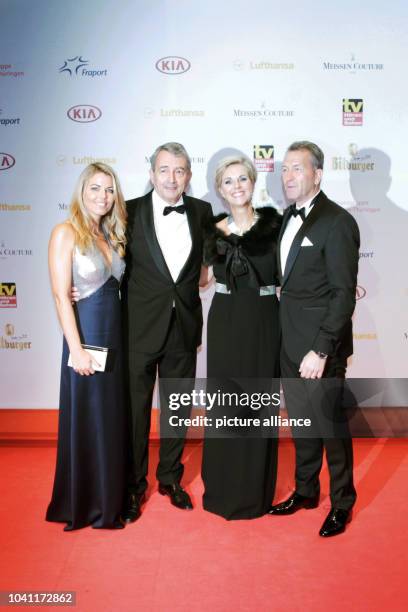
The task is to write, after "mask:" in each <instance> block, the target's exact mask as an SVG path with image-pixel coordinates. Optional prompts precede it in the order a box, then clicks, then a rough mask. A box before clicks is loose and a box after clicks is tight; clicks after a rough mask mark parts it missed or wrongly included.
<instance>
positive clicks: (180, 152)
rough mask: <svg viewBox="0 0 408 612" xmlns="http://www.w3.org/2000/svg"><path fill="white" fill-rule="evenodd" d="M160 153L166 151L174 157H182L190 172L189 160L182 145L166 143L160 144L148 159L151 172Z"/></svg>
mask: <svg viewBox="0 0 408 612" xmlns="http://www.w3.org/2000/svg"><path fill="white" fill-rule="evenodd" d="M161 151H167V152H168V153H171V154H172V155H175V156H176V157H184V159H185V160H186V162H187V167H188V169H189V170H191V159H190V157H189V155H188V153H187V151H186V149H185V148H184V147H183V145H182V144H180V143H179V142H166V143H165V144H162V145H160V146H159V147H157V149H156V150H155V152H154V153H153V155H152V156H151V157H150V165H151V168H152V170H153V171H154V169H155V166H156V160H157V156H158V155H159V153H160V152H161Z"/></svg>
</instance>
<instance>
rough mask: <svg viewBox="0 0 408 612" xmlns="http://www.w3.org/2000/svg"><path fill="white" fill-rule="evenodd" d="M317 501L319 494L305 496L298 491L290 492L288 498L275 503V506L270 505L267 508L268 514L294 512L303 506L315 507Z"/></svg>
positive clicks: (307, 508)
mask: <svg viewBox="0 0 408 612" xmlns="http://www.w3.org/2000/svg"><path fill="white" fill-rule="evenodd" d="M318 503H319V495H315V497H305V496H304V495H300V493H296V491H295V492H294V493H292V495H291V496H290V497H288V499H286V500H285V501H284V502H281V503H280V504H276V506H271V507H270V508H269V510H268V514H277V515H278V516H279V515H284V514H294V513H295V512H297V511H298V510H300V509H301V508H305V509H306V510H310V509H311V508H316V507H317V505H318Z"/></svg>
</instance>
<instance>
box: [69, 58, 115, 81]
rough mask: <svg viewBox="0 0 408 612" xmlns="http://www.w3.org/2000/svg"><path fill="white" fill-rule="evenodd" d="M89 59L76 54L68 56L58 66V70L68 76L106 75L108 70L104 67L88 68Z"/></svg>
mask: <svg viewBox="0 0 408 612" xmlns="http://www.w3.org/2000/svg"><path fill="white" fill-rule="evenodd" d="M88 65H89V61H88V60H86V59H84V58H83V57H82V55H76V56H75V57H69V58H68V59H66V60H65V61H64V63H63V64H62V66H61V67H60V68H59V72H60V73H61V74H62V73H64V74H67V75H69V76H70V77H75V76H77V77H92V78H93V77H106V76H107V74H108V71H107V69H106V68H104V69H98V70H95V69H90V68H89V66H88Z"/></svg>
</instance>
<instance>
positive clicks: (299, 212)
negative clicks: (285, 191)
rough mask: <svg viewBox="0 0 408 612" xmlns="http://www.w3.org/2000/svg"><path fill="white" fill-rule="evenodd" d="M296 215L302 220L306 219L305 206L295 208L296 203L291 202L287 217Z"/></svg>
mask: <svg viewBox="0 0 408 612" xmlns="http://www.w3.org/2000/svg"><path fill="white" fill-rule="evenodd" d="M298 215H299V216H300V217H301V219H302V221H304V220H305V219H306V215H305V207H304V206H302V208H296V204H291V206H290V208H289V217H297V216H298Z"/></svg>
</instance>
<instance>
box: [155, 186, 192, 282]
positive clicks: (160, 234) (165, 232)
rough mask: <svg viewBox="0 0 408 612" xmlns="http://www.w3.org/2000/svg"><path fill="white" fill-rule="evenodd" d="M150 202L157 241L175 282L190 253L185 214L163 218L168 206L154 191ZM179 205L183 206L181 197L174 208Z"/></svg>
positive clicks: (176, 213) (189, 239)
mask: <svg viewBox="0 0 408 612" xmlns="http://www.w3.org/2000/svg"><path fill="white" fill-rule="evenodd" d="M152 202H153V219H154V227H155V230H156V236H157V240H158V242H159V245H160V248H161V250H162V253H163V257H164V259H165V261H166V264H167V267H168V269H169V271H170V274H171V277H172V279H173V280H174V281H176V280H177V278H178V276H179V274H180V272H181V270H182V268H183V266H184V264H185V263H186V261H187V258H188V256H189V254H190V251H191V236H190V228H189V225H188V220H187V213H184V214H183V215H181V214H180V213H178V212H171V213H170V214H168V215H166V216H164V215H163V210H164V207H165V206H169V204H168V202H165V201H164V200H163V199H162V198H161V197H160V196H159V194H158V193H157V192H156V190H154V191H153V194H152ZM180 204H183V197H181V198H180V199H179V201H178V202H177V204H175V205H174V206H179V205H180Z"/></svg>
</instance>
